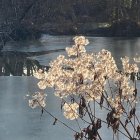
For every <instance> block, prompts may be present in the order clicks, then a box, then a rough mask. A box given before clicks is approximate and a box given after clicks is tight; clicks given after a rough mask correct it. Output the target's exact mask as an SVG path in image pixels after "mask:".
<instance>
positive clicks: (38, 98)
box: [28, 92, 46, 109]
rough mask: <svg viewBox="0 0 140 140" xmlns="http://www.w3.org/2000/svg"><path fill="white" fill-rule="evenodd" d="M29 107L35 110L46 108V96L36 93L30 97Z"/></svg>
mask: <svg viewBox="0 0 140 140" xmlns="http://www.w3.org/2000/svg"><path fill="white" fill-rule="evenodd" d="M28 102H29V107H31V108H33V109H34V108H36V107H45V106H46V94H44V93H41V92H37V93H34V94H33V95H32V96H31V99H29V101H28Z"/></svg>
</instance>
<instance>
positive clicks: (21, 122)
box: [0, 35, 140, 140]
mask: <svg viewBox="0 0 140 140" xmlns="http://www.w3.org/2000/svg"><path fill="white" fill-rule="evenodd" d="M88 39H89V41H90V44H89V45H88V46H87V51H88V52H91V51H94V52H98V51H100V50H101V49H107V50H109V51H111V52H112V55H113V56H114V58H115V60H116V61H117V64H118V65H119V67H121V62H120V57H124V56H129V57H130V59H131V61H133V57H135V56H136V54H138V55H140V38H105V37H88ZM72 44H73V42H72V37H70V36H48V35H43V36H42V38H41V39H40V40H38V41H26V42H18V43H17V42H16V43H14V42H10V43H7V45H6V46H5V48H4V49H3V51H12V52H14V53H15V52H16V53H18V52H20V54H21V55H23V54H24V53H25V52H26V53H29V54H30V52H38V55H34V56H32V55H31V56H30V55H29V56H28V58H29V59H31V60H36V62H38V63H39V64H40V65H43V66H44V65H45V66H46V65H48V64H49V62H50V61H51V60H53V59H55V58H56V57H57V56H58V55H59V54H65V52H64V51H63V50H62V51H61V52H58V51H55V52H52V53H47V54H40V53H39V52H44V51H49V50H58V49H64V48H65V47H67V46H71V45H72ZM13 56H14V57H13ZM2 57H4V59H1V61H0V66H1V75H5V73H4V72H5V71H6V70H5V69H6V68H5V65H6V64H7V63H8V64H9V66H8V68H9V69H10V68H11V69H12V70H15V71H16V73H15V75H19V72H18V71H21V69H19V68H18V67H16V66H17V60H19V56H18V55H16V59H12V58H15V55H13V53H12V55H11V54H10V55H4V56H2ZM25 57H26V56H25V55H23V57H22V59H21V57H20V62H23V61H25V60H26V58H25ZM4 61H6V64H5V62H4ZM11 61H12V62H11ZM10 62H11V63H10ZM15 64H16V65H15ZM13 67H14V69H13ZM22 67H23V68H22V70H23V69H26V65H22ZM12 70H11V71H12ZM11 71H9V72H8V74H9V75H10V76H1V77H0V140H56V139H58V140H72V139H74V138H73V135H74V133H73V132H72V131H71V130H69V129H68V128H66V127H65V126H63V125H61V124H60V123H57V124H56V125H55V126H54V125H52V124H53V121H54V120H53V119H52V118H51V117H50V116H49V115H48V114H45V113H44V114H43V116H42V117H40V115H41V111H40V110H39V109H34V110H32V109H30V108H29V107H28V105H27V101H26V100H25V99H24V98H25V96H26V94H28V93H34V92H35V91H39V89H38V87H37V86H36V84H37V82H38V81H37V80H36V79H35V78H34V77H32V76H28V77H27V76H11V75H12V74H11ZM21 74H22V73H21ZM137 85H138V88H139V89H138V91H140V81H138V82H137ZM45 92H46V93H47V94H48V96H47V109H48V111H50V112H51V113H52V114H53V115H54V116H56V117H58V118H59V119H60V120H62V121H64V122H65V123H66V124H68V125H69V126H70V127H72V128H74V129H76V130H78V126H77V124H76V122H75V121H68V120H66V119H65V118H64V117H63V115H62V113H61V111H60V106H58V104H59V103H60V100H59V99H58V98H57V97H54V96H53V94H52V93H53V91H52V90H51V89H49V90H46V91H45ZM139 106H140V105H139V104H138V107H137V108H138V109H137V111H138V117H140V113H139V111H140V108H139ZM97 109H98V108H96V110H97ZM106 113H107V112H106V111H98V112H97V116H99V117H102V118H103V119H105V118H106ZM80 125H81V127H86V124H84V123H82V122H81V123H80ZM104 128H106V127H105V126H103V129H101V130H99V133H100V134H101V135H102V136H103V138H104V140H109V139H112V135H111V130H110V129H104ZM119 137H120V139H121V140H124V139H125V138H124V137H123V136H122V135H121V134H120V135H119Z"/></svg>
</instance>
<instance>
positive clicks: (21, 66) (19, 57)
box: [0, 49, 63, 76]
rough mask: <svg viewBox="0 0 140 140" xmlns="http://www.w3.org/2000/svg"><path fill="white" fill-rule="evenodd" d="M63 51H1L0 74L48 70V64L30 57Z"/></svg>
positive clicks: (22, 73) (31, 73)
mask: <svg viewBox="0 0 140 140" xmlns="http://www.w3.org/2000/svg"><path fill="white" fill-rule="evenodd" d="M59 51H63V49H59V50H49V51H43V52H28V53H27V52H26V53H25V52H12V51H11V52H1V54H0V76H11V75H13V76H23V75H24V76H33V73H34V72H35V71H37V70H38V69H46V70H48V66H44V65H41V64H40V63H39V62H38V61H37V60H35V59H32V58H30V57H33V56H38V55H43V54H49V53H54V52H59Z"/></svg>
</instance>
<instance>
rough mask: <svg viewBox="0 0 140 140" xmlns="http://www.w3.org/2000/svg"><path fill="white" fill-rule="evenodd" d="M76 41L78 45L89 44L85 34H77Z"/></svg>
mask: <svg viewBox="0 0 140 140" xmlns="http://www.w3.org/2000/svg"><path fill="white" fill-rule="evenodd" d="M73 39H74V42H75V44H76V45H79V46H80V45H82V46H86V45H88V44H89V41H88V39H86V38H85V37H84V36H76V37H74V38H73Z"/></svg>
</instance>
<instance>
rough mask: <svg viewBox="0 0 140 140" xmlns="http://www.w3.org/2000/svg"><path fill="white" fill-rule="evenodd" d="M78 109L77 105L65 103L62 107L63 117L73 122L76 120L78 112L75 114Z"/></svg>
mask: <svg viewBox="0 0 140 140" xmlns="http://www.w3.org/2000/svg"><path fill="white" fill-rule="evenodd" d="M78 107H79V105H78V104H77V103H73V104H69V103H65V104H64V106H63V109H64V116H65V117H66V118H67V119H70V120H74V119H76V118H78V112H77V109H78Z"/></svg>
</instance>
